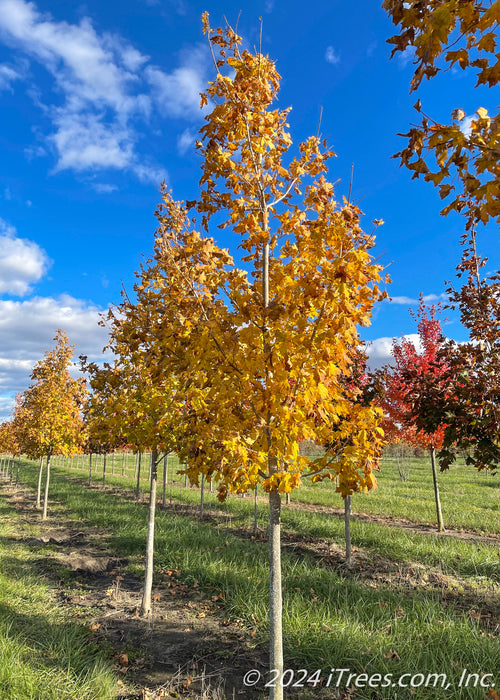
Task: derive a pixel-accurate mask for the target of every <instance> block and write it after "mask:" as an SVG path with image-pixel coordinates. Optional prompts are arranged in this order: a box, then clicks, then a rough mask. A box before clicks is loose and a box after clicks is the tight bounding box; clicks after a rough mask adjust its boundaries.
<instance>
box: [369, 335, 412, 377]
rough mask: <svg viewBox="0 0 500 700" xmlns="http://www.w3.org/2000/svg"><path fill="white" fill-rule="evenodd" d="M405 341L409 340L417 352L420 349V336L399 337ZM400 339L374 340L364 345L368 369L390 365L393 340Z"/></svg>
mask: <svg viewBox="0 0 500 700" xmlns="http://www.w3.org/2000/svg"><path fill="white" fill-rule="evenodd" d="M401 338H405V339H406V340H411V342H412V343H413V344H414V345H415V347H416V348H417V351H420V349H421V342H420V336H419V335H418V333H409V334H408V335H405V336H401ZM401 338H388V337H385V338H377V339H376V340H370V341H367V343H366V353H367V355H368V366H369V368H370V369H372V370H373V369H378V368H379V367H382V366H383V365H386V364H391V363H392V360H393V356H392V344H393V342H394V340H401Z"/></svg>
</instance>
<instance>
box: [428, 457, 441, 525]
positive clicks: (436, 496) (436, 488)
mask: <svg viewBox="0 0 500 700" xmlns="http://www.w3.org/2000/svg"><path fill="white" fill-rule="evenodd" d="M429 451H430V453H431V465H432V480H433V482H434V499H435V501H436V515H437V525H438V532H444V520H443V513H442V511H441V499H440V497H439V484H438V478H437V470H436V450H435V448H434V445H433V446H432V447H431V448H430V450H429Z"/></svg>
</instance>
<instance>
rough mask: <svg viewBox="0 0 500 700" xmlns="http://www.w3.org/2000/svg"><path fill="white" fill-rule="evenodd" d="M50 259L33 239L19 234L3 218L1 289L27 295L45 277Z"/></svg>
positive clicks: (8, 292) (0, 264) (0, 241)
mask: <svg viewBox="0 0 500 700" xmlns="http://www.w3.org/2000/svg"><path fill="white" fill-rule="evenodd" d="M49 266H50V260H49V258H48V256H47V254H46V253H45V251H44V250H42V248H40V247H39V246H38V245H37V244H36V243H34V242H33V241H29V240H26V239H24V238H19V237H18V236H17V231H16V229H15V228H14V227H13V226H10V225H9V224H7V222H5V221H4V220H3V219H0V293H1V294H14V295H16V296H21V297H22V296H25V295H26V294H28V293H29V292H30V291H31V285H32V284H33V283H35V282H38V280H39V279H41V278H42V277H43V275H44V274H45V273H46V271H47V269H48V268H49Z"/></svg>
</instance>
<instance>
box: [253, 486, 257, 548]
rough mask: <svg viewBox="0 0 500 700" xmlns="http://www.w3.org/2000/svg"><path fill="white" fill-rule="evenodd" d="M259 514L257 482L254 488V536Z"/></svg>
mask: <svg viewBox="0 0 500 700" xmlns="http://www.w3.org/2000/svg"><path fill="white" fill-rule="evenodd" d="M257 515H258V510H257V484H255V487H254V490H253V534H254V537H255V535H256V534H257Z"/></svg>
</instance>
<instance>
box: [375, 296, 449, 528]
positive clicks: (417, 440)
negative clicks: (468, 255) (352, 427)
mask: <svg viewBox="0 0 500 700" xmlns="http://www.w3.org/2000/svg"><path fill="white" fill-rule="evenodd" d="M438 311H439V307H436V305H434V304H433V305H432V306H430V307H427V306H426V304H425V302H424V299H423V296H422V294H421V295H420V299H419V305H418V311H417V313H416V314H412V315H413V316H414V318H415V320H417V321H418V335H419V340H420V346H421V347H420V348H417V347H415V344H414V343H413V342H412V341H411V340H409V339H408V338H401V339H400V340H394V342H393V356H394V363H395V364H394V367H389V368H387V371H386V391H385V396H384V398H383V399H382V407H383V409H384V414H385V419H384V423H383V428H384V431H385V436H386V438H387V440H388V442H404V443H406V444H409V445H412V446H418V447H421V448H423V449H426V450H428V451H429V453H430V457H431V464H432V475H433V480H434V495H435V500H436V513H437V523H438V530H439V532H441V531H443V530H444V524H443V516H442V512H441V502H440V498H439V485H438V480H437V470H436V460H435V454H436V450H439V449H440V448H441V446H442V444H443V437H444V429H445V425H444V423H443V422H442V423H441V424H439V425H437V426H436V428H435V430H433V431H432V432H426V431H424V430H422V429H421V428H419V427H418V426H417V424H416V412H417V411H419V410H422V411H425V410H426V405H425V404H422V403H420V402H417V401H415V396H416V392H415V383H418V386H419V387H420V388H422V387H425V393H426V395H427V396H429V397H430V396H432V395H438V394H439V393H442V391H443V381H442V380H443V376H444V373H445V371H446V369H447V366H446V364H445V362H444V361H443V360H441V359H440V358H439V355H438V353H439V350H440V348H441V346H442V344H443V336H442V330H441V321H440V320H439V319H438V318H436V315H437V313H438ZM421 393H422V392H419V394H420V395H421Z"/></svg>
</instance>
